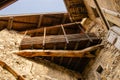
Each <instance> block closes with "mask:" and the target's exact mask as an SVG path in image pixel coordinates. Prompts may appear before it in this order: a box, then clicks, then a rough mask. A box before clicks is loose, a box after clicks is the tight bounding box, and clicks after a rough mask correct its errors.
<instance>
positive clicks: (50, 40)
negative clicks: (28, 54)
mask: <svg viewBox="0 0 120 80" xmlns="http://www.w3.org/2000/svg"><path fill="white" fill-rule="evenodd" d="M88 36H90V38H91V39H92V40H93V41H98V40H99V39H98V38H97V37H96V35H95V34H93V33H88ZM66 37H67V39H68V41H69V42H72V43H76V42H81V43H82V42H84V41H89V39H88V38H87V37H86V35H85V34H83V33H81V34H69V35H66ZM43 39H44V38H43V37H31V38H24V39H23V40H22V42H21V44H20V49H31V48H33V46H34V47H35V46H37V47H38V48H39V49H40V48H42V47H43V45H42V44H43V43H42V42H43ZM44 41H45V47H52V46H54V44H57V45H56V46H62V47H64V44H65V43H66V40H65V37H64V35H52V36H46V37H45V40H44ZM62 43H63V45H62ZM58 44H60V45H58ZM69 47H74V46H73V45H72V46H69ZM52 48H53V47H52Z"/></svg>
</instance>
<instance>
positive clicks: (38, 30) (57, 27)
mask: <svg viewBox="0 0 120 80" xmlns="http://www.w3.org/2000/svg"><path fill="white" fill-rule="evenodd" d="M77 23H81V22H77ZM62 25H63V27H69V26H71V25H76V24H75V23H67V24H62ZM60 27H61V25H55V26H49V27H46V30H53V29H59V28H60ZM43 30H44V29H43V27H42V28H38V29H33V30H27V31H28V32H27V34H28V35H29V34H32V33H36V32H43ZM24 33H25V31H22V32H20V34H24Z"/></svg>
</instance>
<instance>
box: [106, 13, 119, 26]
mask: <svg viewBox="0 0 120 80" xmlns="http://www.w3.org/2000/svg"><path fill="white" fill-rule="evenodd" d="M105 17H106V19H107V20H108V21H110V22H112V23H114V24H116V25H117V26H119V27H120V18H119V17H117V16H113V15H111V14H108V13H105Z"/></svg>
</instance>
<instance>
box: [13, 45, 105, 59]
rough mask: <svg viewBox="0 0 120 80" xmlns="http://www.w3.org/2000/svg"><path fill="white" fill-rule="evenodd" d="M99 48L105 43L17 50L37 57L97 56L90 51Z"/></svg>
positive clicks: (26, 55)
mask: <svg viewBox="0 0 120 80" xmlns="http://www.w3.org/2000/svg"><path fill="white" fill-rule="evenodd" d="M98 48H103V45H95V46H92V47H88V48H85V49H83V50H22V51H18V52H15V53H16V54H17V55H19V56H23V57H37V56H54V57H89V58H93V57H95V56H94V55H92V54H89V52H91V51H94V50H96V49H98Z"/></svg>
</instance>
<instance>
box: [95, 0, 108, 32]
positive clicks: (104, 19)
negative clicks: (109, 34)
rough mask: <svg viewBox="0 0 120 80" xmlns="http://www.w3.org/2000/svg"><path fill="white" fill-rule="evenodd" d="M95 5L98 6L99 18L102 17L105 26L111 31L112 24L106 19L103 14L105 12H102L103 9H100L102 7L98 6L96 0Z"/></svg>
mask: <svg viewBox="0 0 120 80" xmlns="http://www.w3.org/2000/svg"><path fill="white" fill-rule="evenodd" d="M94 3H95V5H96V9H97V12H98V14H99V16H100V17H101V19H102V20H103V22H104V24H105V25H106V28H107V29H108V30H109V28H110V24H109V23H108V21H107V19H106V17H105V16H104V13H103V11H102V10H101V8H100V6H99V4H98V1H97V0H94Z"/></svg>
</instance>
